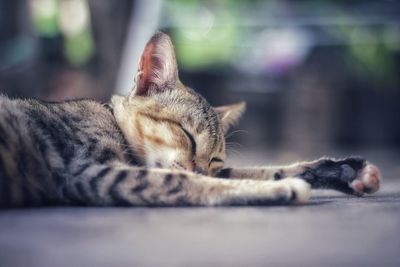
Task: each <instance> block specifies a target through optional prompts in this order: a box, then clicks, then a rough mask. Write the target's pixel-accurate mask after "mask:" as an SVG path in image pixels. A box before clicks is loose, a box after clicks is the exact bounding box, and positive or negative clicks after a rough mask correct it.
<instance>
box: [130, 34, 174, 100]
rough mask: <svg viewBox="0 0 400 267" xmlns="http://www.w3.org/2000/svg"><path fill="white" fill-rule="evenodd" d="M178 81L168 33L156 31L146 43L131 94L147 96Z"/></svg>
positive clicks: (172, 47) (171, 86)
mask: <svg viewBox="0 0 400 267" xmlns="http://www.w3.org/2000/svg"><path fill="white" fill-rule="evenodd" d="M177 81H178V66H177V63H176V58H175V51H174V46H173V45H172V41H171V39H170V38H169V36H168V35H166V34H165V33H162V32H157V33H156V34H154V35H153V37H152V38H151V39H150V41H149V42H148V43H147V44H146V47H145V48H144V51H143V53H142V57H141V59H140V63H139V69H138V73H137V75H136V86H135V89H134V90H133V91H132V93H131V95H139V96H147V95H151V94H153V93H157V92H162V91H164V90H167V89H170V88H173V87H174V86H175V84H176V82H177Z"/></svg>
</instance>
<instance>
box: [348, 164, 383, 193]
mask: <svg viewBox="0 0 400 267" xmlns="http://www.w3.org/2000/svg"><path fill="white" fill-rule="evenodd" d="M380 183H381V175H380V172H379V169H378V167H376V166H375V165H373V164H370V163H366V164H365V166H364V167H363V168H362V169H361V170H360V171H359V173H358V174H357V177H356V178H355V179H354V180H353V181H352V182H351V183H350V187H351V188H352V189H353V190H354V192H355V194H357V195H360V196H361V195H363V194H364V193H367V194H372V193H374V192H376V191H378V189H379V186H380Z"/></svg>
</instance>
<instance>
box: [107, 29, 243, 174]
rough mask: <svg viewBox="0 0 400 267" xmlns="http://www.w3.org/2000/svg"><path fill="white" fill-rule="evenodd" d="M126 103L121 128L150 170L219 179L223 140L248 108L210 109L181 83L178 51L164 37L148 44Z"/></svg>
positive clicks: (119, 108) (119, 100)
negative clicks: (172, 170)
mask: <svg viewBox="0 0 400 267" xmlns="http://www.w3.org/2000/svg"><path fill="white" fill-rule="evenodd" d="M135 83H136V85H135V88H134V89H133V90H132V92H131V94H130V95H129V96H127V97H121V96H114V97H113V98H112V104H113V109H114V114H115V117H116V119H117V122H118V124H119V126H120V128H121V129H122V131H123V133H124V135H125V137H126V138H127V140H128V142H129V144H130V145H131V146H132V148H133V150H134V151H135V154H136V155H137V157H138V158H139V159H140V160H141V161H142V162H143V163H144V164H145V165H146V166H149V167H161V168H173V169H184V170H190V171H195V172H199V173H202V174H208V175H214V174H215V173H216V172H217V171H218V170H219V169H221V168H222V166H223V164H224V161H225V158H226V154H225V138H224V134H225V133H226V131H227V130H228V128H229V127H230V126H231V125H232V124H233V123H235V122H236V121H237V120H238V119H239V118H240V116H241V114H242V113H243V111H244V109H245V104H244V103H243V102H241V103H238V104H233V105H227V106H222V107H211V106H210V104H208V102H207V101H206V100H205V99H204V98H203V97H202V96H201V95H199V94H198V93H196V92H195V91H193V90H192V89H190V88H188V87H186V86H185V85H183V84H182V83H181V82H180V80H179V77H178V67H177V63H176V58H175V52H174V47H173V45H172V42H171V40H170V38H169V37H168V36H167V35H166V34H164V33H161V32H159V33H156V34H155V35H154V36H153V37H152V38H151V39H150V41H149V42H148V43H147V45H146V47H145V49H144V51H143V54H142V57H141V60H140V63H139V70H138V73H137V75H136V80H135Z"/></svg>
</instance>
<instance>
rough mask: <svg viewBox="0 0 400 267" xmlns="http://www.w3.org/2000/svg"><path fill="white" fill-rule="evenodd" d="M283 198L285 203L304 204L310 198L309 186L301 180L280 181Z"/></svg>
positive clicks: (288, 179)
mask: <svg viewBox="0 0 400 267" xmlns="http://www.w3.org/2000/svg"><path fill="white" fill-rule="evenodd" d="M281 182H282V185H283V188H284V190H283V192H282V193H283V196H284V199H285V200H286V202H288V203H293V204H304V203H306V202H307V201H308V199H309V198H310V185H309V184H308V183H307V182H305V181H304V180H302V179H298V178H287V179H285V180H282V181H281Z"/></svg>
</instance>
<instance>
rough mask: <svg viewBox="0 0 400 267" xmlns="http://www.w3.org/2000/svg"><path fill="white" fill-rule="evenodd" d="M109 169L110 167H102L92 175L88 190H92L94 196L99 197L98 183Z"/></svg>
mask: <svg viewBox="0 0 400 267" xmlns="http://www.w3.org/2000/svg"><path fill="white" fill-rule="evenodd" d="M110 171H111V167H105V168H104V169H102V170H101V171H100V172H99V173H98V174H97V175H96V176H94V177H93V178H92V179H91V180H90V182H89V184H90V190H91V191H92V192H93V194H94V195H95V196H96V197H100V196H99V187H100V183H101V181H102V180H103V179H104V177H105V176H107V174H109V173H110Z"/></svg>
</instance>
